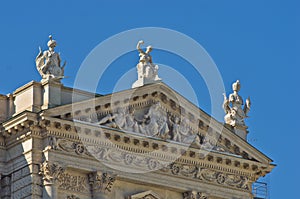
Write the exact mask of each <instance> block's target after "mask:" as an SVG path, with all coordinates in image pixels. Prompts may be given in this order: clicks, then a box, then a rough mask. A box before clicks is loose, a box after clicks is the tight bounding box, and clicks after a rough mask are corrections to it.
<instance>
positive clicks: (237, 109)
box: [223, 80, 251, 127]
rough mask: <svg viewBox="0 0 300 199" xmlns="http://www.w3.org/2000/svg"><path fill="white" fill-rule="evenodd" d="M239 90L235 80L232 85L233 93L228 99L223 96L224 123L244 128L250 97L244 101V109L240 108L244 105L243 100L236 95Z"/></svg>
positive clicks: (239, 86) (237, 82) (238, 84)
mask: <svg viewBox="0 0 300 199" xmlns="http://www.w3.org/2000/svg"><path fill="white" fill-rule="evenodd" d="M240 88H241V84H240V81H239V80H237V81H236V82H235V83H233V84H232V90H233V93H232V94H230V95H229V98H228V99H227V97H226V95H225V94H223V95H224V102H223V109H224V111H225V113H226V115H225V117H224V119H225V123H226V124H229V125H231V126H233V127H235V126H245V122H244V119H245V118H247V117H248V116H247V114H248V112H249V111H250V107H251V102H250V97H248V98H247V99H246V104H245V106H244V108H243V107H242V106H243V104H244V102H243V98H242V97H241V96H240V95H239V94H238V92H239V91H240ZM230 105H231V106H230Z"/></svg>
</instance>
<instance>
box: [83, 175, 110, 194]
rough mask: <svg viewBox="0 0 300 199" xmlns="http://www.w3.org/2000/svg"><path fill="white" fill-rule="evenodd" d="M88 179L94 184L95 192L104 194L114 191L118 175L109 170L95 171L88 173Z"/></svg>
mask: <svg viewBox="0 0 300 199" xmlns="http://www.w3.org/2000/svg"><path fill="white" fill-rule="evenodd" d="M88 180H89V183H90V185H91V186H92V190H93V192H101V193H104V194H107V193H110V192H112V188H113V185H114V182H115V181H116V175H115V174H111V173H108V172H101V171H98V172H93V173H90V174H88Z"/></svg>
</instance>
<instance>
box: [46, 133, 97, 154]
mask: <svg viewBox="0 0 300 199" xmlns="http://www.w3.org/2000/svg"><path fill="white" fill-rule="evenodd" d="M51 140H52V143H55V144H52V145H50V146H51V148H52V149H55V150H62V151H66V152H74V153H76V154H77V155H88V156H91V155H90V153H89V152H88V151H87V150H86V148H85V146H84V145H83V144H82V143H81V142H73V141H70V140H67V139H60V138H59V139H57V138H55V137H54V136H51Z"/></svg>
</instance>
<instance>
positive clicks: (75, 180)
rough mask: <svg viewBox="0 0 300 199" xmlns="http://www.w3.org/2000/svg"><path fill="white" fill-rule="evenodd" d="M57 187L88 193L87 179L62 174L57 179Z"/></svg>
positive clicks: (66, 173)
mask: <svg viewBox="0 0 300 199" xmlns="http://www.w3.org/2000/svg"><path fill="white" fill-rule="evenodd" d="M58 187H59V188H60V189H65V190H69V191H75V192H81V193H84V192H89V188H88V177H87V176H79V175H73V174H70V173H68V172H64V173H62V174H61V175H60V176H59V178H58Z"/></svg>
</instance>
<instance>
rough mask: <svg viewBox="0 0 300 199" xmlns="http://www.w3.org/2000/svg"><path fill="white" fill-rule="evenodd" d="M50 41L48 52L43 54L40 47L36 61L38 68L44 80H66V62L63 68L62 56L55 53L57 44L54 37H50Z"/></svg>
mask: <svg viewBox="0 0 300 199" xmlns="http://www.w3.org/2000/svg"><path fill="white" fill-rule="evenodd" d="M49 38H50V40H49V41H48V43H47V45H48V47H49V49H48V50H46V51H44V52H42V49H41V47H39V50H40V52H39V54H38V55H37V57H36V59H35V63H36V67H37V70H38V72H39V73H40V75H41V76H42V78H43V80H42V81H45V80H50V79H51V80H55V81H59V80H60V79H62V78H64V68H65V66H66V62H64V64H63V65H62V66H61V58H60V54H59V53H57V52H55V51H54V48H55V47H56V45H57V43H56V41H55V40H53V39H52V36H51V35H50V36H49Z"/></svg>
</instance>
